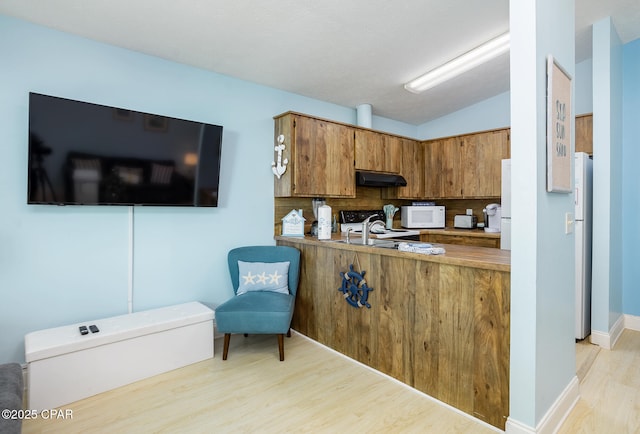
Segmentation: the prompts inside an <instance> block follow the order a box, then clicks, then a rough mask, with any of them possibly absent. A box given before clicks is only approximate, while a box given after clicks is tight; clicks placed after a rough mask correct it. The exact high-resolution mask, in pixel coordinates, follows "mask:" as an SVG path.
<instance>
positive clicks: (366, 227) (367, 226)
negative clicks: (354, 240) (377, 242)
mask: <svg viewBox="0 0 640 434" xmlns="http://www.w3.org/2000/svg"><path fill="white" fill-rule="evenodd" d="M371 217H374V216H372V215H370V216H369V217H367V218H366V219H364V221H363V222H362V244H369V231H370V230H371V227H372V226H373V225H375V224H382V225H384V222H383V221H382V220H375V221H373V222H371V223H369V221H370V220H371Z"/></svg>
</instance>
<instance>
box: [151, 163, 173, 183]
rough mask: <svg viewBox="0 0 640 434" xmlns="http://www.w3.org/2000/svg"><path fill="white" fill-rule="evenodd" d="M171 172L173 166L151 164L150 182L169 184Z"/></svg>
mask: <svg viewBox="0 0 640 434" xmlns="http://www.w3.org/2000/svg"><path fill="white" fill-rule="evenodd" d="M172 174H173V166H167V165H165V164H156V163H153V164H152V165H151V183H152V184H170V183H171V175H172Z"/></svg>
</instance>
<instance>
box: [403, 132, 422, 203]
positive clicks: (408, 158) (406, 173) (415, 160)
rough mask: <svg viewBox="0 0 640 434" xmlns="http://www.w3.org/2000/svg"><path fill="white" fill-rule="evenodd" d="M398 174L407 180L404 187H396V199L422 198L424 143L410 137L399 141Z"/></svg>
mask: <svg viewBox="0 0 640 434" xmlns="http://www.w3.org/2000/svg"><path fill="white" fill-rule="evenodd" d="M401 145H402V146H401V152H400V155H401V161H400V175H402V176H403V177H404V179H406V180H407V185H406V187H398V188H397V192H396V197H397V199H422V198H424V197H425V194H424V186H425V183H424V175H425V170H424V147H425V145H424V143H422V142H418V141H416V140H411V139H402V141H401Z"/></svg>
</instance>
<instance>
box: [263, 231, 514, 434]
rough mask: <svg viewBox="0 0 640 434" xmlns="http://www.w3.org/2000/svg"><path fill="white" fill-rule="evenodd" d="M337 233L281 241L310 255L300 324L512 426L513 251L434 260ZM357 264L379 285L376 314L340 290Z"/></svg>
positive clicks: (305, 258) (459, 251) (483, 250)
mask: <svg viewBox="0 0 640 434" xmlns="http://www.w3.org/2000/svg"><path fill="white" fill-rule="evenodd" d="M334 237H335V238H334V239H333V240H327V241H319V240H318V239H317V238H315V237H310V236H305V237H300V238H297V237H284V236H276V237H275V238H276V243H277V244H278V245H287V246H293V247H296V248H298V249H300V251H301V253H302V260H301V267H302V269H301V273H300V284H299V289H298V293H297V300H296V308H295V312H294V316H293V322H292V328H293V329H294V330H296V331H298V332H300V333H302V334H304V335H306V336H308V337H310V338H311V339H314V340H316V341H318V342H320V343H322V344H323V345H326V346H328V347H330V348H333V349H334V350H336V351H339V352H341V353H343V354H345V355H346V356H348V357H351V358H353V359H355V360H357V361H359V362H362V363H364V364H366V365H368V366H370V367H372V368H374V369H376V370H378V371H380V372H383V373H385V374H387V375H390V376H392V377H393V378H396V379H398V380H399V381H402V382H404V383H406V384H408V385H409V386H412V387H414V388H416V389H418V390H420V391H422V392H424V393H426V394H428V395H430V396H433V397H434V398H436V399H438V400H440V401H443V402H445V403H447V404H449V405H452V406H454V407H456V408H458V409H460V410H462V411H464V412H466V413H468V414H470V415H473V416H474V417H476V418H478V419H480V420H483V421H485V422H487V423H489V424H491V425H493V426H496V427H498V428H500V429H504V427H505V422H506V418H507V416H508V414H509V323H510V315H509V304H510V252H508V251H504V250H500V249H495V248H487V247H474V246H461V245H453V244H442V245H439V246H442V247H444V248H445V249H446V253H445V254H444V255H424V254H419V253H409V252H402V251H398V250H395V249H387V248H380V247H372V246H364V245H361V244H360V245H359V244H357V242H354V243H352V244H347V243H345V242H338V241H341V240H340V237H339V235H336V234H334ZM342 241H344V240H342ZM350 265H353V268H354V270H355V271H357V272H360V273H363V274H364V278H365V280H366V285H367V286H368V287H369V288H373V290H371V291H370V292H368V299H367V302H368V303H369V304H370V306H371V307H370V308H367V307H361V308H357V307H353V306H352V305H350V304H349V303H347V300H346V299H345V296H343V293H342V292H341V291H340V288H341V286H342V284H343V277H342V275H341V273H346V272H347V271H349V267H350ZM354 380H355V381H357V379H354Z"/></svg>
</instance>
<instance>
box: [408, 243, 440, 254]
mask: <svg viewBox="0 0 640 434" xmlns="http://www.w3.org/2000/svg"><path fill="white" fill-rule="evenodd" d="M398 250H400V251H401V252H411V253H422V254H423V255H444V254H445V253H446V251H445V250H444V249H443V248H442V247H433V245H431V244H427V243H400V244H398Z"/></svg>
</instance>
